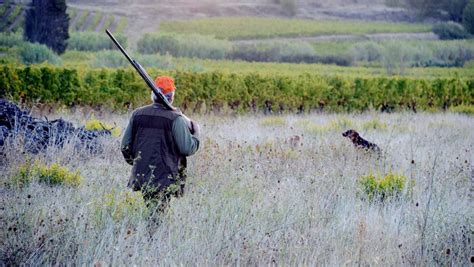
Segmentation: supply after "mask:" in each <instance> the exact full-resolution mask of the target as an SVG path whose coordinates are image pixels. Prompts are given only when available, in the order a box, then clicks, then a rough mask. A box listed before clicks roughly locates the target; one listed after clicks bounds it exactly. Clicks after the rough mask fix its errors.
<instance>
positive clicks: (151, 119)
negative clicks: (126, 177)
mask: <svg viewBox="0 0 474 267" xmlns="http://www.w3.org/2000/svg"><path fill="white" fill-rule="evenodd" d="M121 148H122V154H123V156H124V158H125V160H126V161H127V163H129V164H131V165H132V166H133V168H132V175H131V177H130V182H129V186H130V187H132V188H133V189H134V190H143V189H144V187H147V188H152V190H155V191H156V190H158V191H163V190H164V189H166V188H167V187H169V186H170V185H171V184H174V183H176V182H177V181H178V180H179V181H181V184H182V186H183V185H184V179H185V168H186V157H187V156H190V155H193V154H194V153H196V151H197V150H198V149H199V139H198V138H197V137H196V136H193V135H192V134H191V133H190V131H189V129H188V127H187V125H186V122H185V120H184V118H183V117H182V116H181V113H180V112H175V111H169V110H165V109H164V108H163V107H162V106H161V105H159V104H156V103H155V104H152V105H148V106H145V107H141V108H139V109H137V110H135V111H134V112H133V114H132V117H131V118H130V122H129V124H128V126H127V129H126V130H125V133H124V136H123V139H122V145H121Z"/></svg>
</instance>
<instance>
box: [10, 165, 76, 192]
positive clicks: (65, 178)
mask: <svg viewBox="0 0 474 267" xmlns="http://www.w3.org/2000/svg"><path fill="white" fill-rule="evenodd" d="M34 179H38V181H39V182H40V183H45V184H49V185H61V184H63V185H66V186H71V187H78V186H79V185H80V184H81V181H82V177H81V175H80V173H79V172H78V171H76V172H71V171H69V170H68V169H67V168H66V167H63V166H61V165H59V164H57V163H54V164H52V165H51V166H47V165H43V164H39V163H33V164H30V163H28V162H27V163H26V164H24V165H21V166H20V167H19V168H18V171H17V173H16V174H15V175H14V176H13V178H12V182H13V185H15V186H19V187H21V186H26V185H27V184H29V183H30V182H31V181H33V180H34Z"/></svg>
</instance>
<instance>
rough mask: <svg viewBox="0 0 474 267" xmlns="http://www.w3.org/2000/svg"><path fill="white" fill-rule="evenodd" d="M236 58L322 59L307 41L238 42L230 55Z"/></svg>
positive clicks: (257, 59) (269, 60) (283, 60)
mask: <svg viewBox="0 0 474 267" xmlns="http://www.w3.org/2000/svg"><path fill="white" fill-rule="evenodd" d="M229 58H230V59H234V60H236V59H237V60H245V61H259V62H296V63H300V62H306V63H315V62H319V61H320V60H321V59H320V58H319V57H317V56H316V53H315V52H314V48H313V47H312V46H311V45H310V44H308V43H306V42H284V41H281V42H272V43H260V44H258V43H257V44H255V43H252V44H237V45H234V46H233V48H232V53H231V54H230V56H229Z"/></svg>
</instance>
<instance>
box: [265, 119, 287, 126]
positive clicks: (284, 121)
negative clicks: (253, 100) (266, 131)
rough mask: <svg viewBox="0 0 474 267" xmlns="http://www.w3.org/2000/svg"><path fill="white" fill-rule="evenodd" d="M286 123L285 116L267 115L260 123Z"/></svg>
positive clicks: (280, 124)
mask: <svg viewBox="0 0 474 267" xmlns="http://www.w3.org/2000/svg"><path fill="white" fill-rule="evenodd" d="M285 124H286V120H285V118H283V117H266V118H264V119H262V121H261V122H260V125H262V126H272V127H273V126H283V125H285Z"/></svg>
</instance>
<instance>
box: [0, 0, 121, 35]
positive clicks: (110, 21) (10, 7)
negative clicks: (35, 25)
mask: <svg viewBox="0 0 474 267" xmlns="http://www.w3.org/2000/svg"><path fill="white" fill-rule="evenodd" d="M25 10H26V9H25V6H24V5H18V4H10V3H7V2H4V3H2V4H0V18H1V20H0V32H16V31H17V30H19V29H21V28H22V27H23V23H24V16H25ZM68 14H69V17H70V22H69V27H70V30H72V31H100V32H102V31H104V30H105V29H106V28H110V29H112V30H114V31H115V32H123V31H124V29H125V27H126V26H127V19H126V17H125V16H118V15H115V14H112V13H104V12H99V11H90V10H83V9H77V8H69V9H68Z"/></svg>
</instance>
